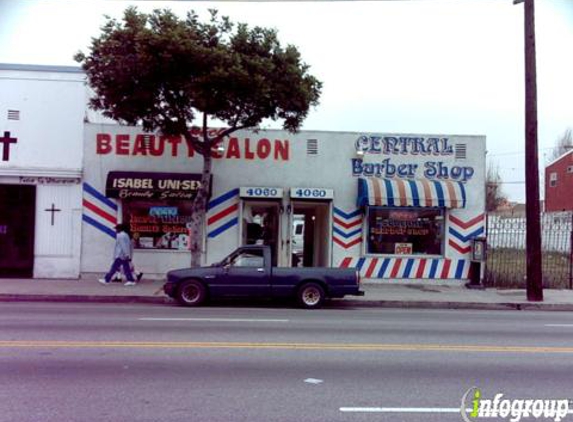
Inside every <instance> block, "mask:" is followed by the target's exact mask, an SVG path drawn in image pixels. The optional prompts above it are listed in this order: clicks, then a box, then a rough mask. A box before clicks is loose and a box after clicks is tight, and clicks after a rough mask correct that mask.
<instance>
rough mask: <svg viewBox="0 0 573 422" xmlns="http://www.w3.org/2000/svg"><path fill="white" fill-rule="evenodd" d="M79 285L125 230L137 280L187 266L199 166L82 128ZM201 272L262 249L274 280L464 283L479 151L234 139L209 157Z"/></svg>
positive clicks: (478, 212) (385, 141)
mask: <svg viewBox="0 0 573 422" xmlns="http://www.w3.org/2000/svg"><path fill="white" fill-rule="evenodd" d="M84 157H85V170H84V182H83V192H84V209H83V222H84V225H83V234H82V238H83V239H82V264H81V265H82V272H83V273H102V272H104V271H106V270H107V268H108V266H109V264H110V259H111V253H112V249H113V242H114V230H113V228H114V226H115V224H117V223H118V222H124V223H128V225H129V227H130V230H131V234H132V236H133V239H134V246H135V258H134V259H135V263H136V267H138V269H139V270H140V271H143V272H144V273H146V274H147V275H150V276H155V277H157V278H160V277H163V276H164V274H165V272H166V271H168V270H170V269H173V268H177V267H185V266H187V265H188V264H189V262H190V255H189V223H190V221H191V218H192V211H191V201H192V199H193V198H194V196H195V195H196V192H197V190H198V189H199V187H200V180H201V171H202V165H203V163H202V157H201V156H200V155H198V154H196V153H195V152H194V151H193V150H192V149H190V147H189V146H188V145H187V144H186V143H185V142H184V140H183V139H180V138H177V137H162V136H159V135H155V134H144V133H143V131H142V130H141V128H136V127H125V126H117V125H103V124H101V125H96V124H86V126H85V150H84ZM212 157H213V168H212V173H213V175H212V180H211V197H210V198H209V202H208V207H207V210H206V219H205V236H204V237H205V243H204V247H203V251H204V254H203V263H204V264H206V265H209V264H211V263H213V262H216V261H219V260H220V259H222V258H223V257H224V256H226V255H227V254H228V253H230V252H231V251H232V250H234V249H235V248H236V247H238V246H241V245H248V244H263V245H268V246H270V247H271V250H272V252H273V261H274V264H275V265H278V266H287V267H288V266H305V267H309V266H327V267H328V266H340V267H354V268H357V269H358V270H359V271H360V273H361V275H362V277H364V278H368V279H371V280H373V281H380V282H409V281H416V282H422V283H429V284H432V283H437V282H452V283H463V282H465V281H467V279H468V277H469V271H470V252H471V248H470V244H471V240H472V239H473V238H474V237H476V236H480V235H483V234H484V226H485V219H484V217H485V214H484V208H485V192H484V186H485V185H484V178H485V170H484V168H485V137H483V136H459V135H457V136H447V135H440V136H436V135H410V134H384V133H380V134H379V133H376V134H365V133H348V132H344V133H342V132H340V133H339V132H299V133H297V134H290V133H288V132H285V131H280V130H265V131H259V132H257V133H254V132H248V131H240V132H237V133H235V134H233V135H232V136H231V137H229V138H227V139H225V140H224V142H223V143H222V144H221V145H219V146H218V147H217V149H216V150H213V152H212Z"/></svg>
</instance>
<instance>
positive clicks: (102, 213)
mask: <svg viewBox="0 0 573 422" xmlns="http://www.w3.org/2000/svg"><path fill="white" fill-rule="evenodd" d="M83 204H84V207H86V208H87V209H88V210H90V211H93V212H95V213H96V214H97V215H99V216H100V217H101V218H105V219H106V220H107V221H109V222H110V223H112V224H117V217H114V216H113V215H111V214H110V213H107V212H105V211H103V210H102V209H101V208H98V207H97V206H96V205H94V204H92V203H91V202H88V201H87V200H86V199H84V200H83Z"/></svg>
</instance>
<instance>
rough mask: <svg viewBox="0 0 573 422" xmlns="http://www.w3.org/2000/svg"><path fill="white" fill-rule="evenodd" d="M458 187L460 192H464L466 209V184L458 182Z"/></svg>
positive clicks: (463, 205) (463, 201)
mask: <svg viewBox="0 0 573 422" xmlns="http://www.w3.org/2000/svg"><path fill="white" fill-rule="evenodd" d="M458 185H459V186H460V190H461V191H462V208H465V207H466V187H465V186H464V184H463V183H462V182H458Z"/></svg>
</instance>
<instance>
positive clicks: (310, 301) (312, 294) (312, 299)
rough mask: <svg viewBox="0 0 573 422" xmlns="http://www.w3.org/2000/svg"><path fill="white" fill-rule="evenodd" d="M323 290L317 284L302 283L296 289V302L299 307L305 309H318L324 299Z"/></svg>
mask: <svg viewBox="0 0 573 422" xmlns="http://www.w3.org/2000/svg"><path fill="white" fill-rule="evenodd" d="M325 296H326V295H325V293H324V289H323V288H322V286H321V285H320V284H318V283H304V284H303V285H302V286H300V289H298V294H297V301H298V304H299V306H301V307H302V308H306V309H318V308H320V307H321V306H322V303H323V302H324V298H325Z"/></svg>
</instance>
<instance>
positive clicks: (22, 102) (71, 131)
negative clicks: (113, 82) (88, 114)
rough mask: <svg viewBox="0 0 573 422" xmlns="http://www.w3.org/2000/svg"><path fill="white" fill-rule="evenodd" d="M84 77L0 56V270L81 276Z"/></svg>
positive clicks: (73, 71) (41, 275) (15, 273)
mask: <svg viewBox="0 0 573 422" xmlns="http://www.w3.org/2000/svg"><path fill="white" fill-rule="evenodd" d="M84 79H85V78H84V74H83V73H82V72H81V71H80V69H79V68H74V67H60V66H57V67H56V66H30V65H7V64H0V92H1V93H2V95H1V96H0V277H35V278H77V277H78V276H79V271H80V244H81V177H82V153H83V150H82V139H83V125H84V121H83V120H84V112H85V104H86V88H85V85H84Z"/></svg>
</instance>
